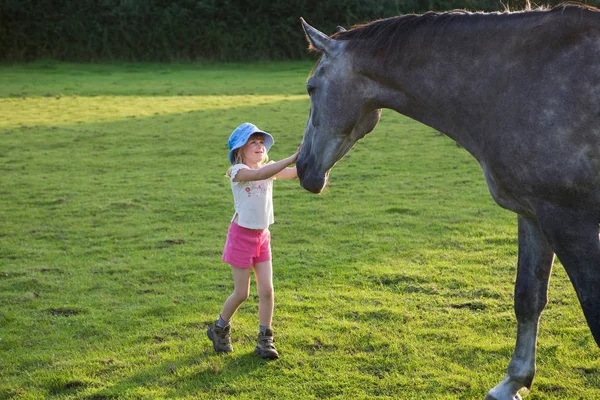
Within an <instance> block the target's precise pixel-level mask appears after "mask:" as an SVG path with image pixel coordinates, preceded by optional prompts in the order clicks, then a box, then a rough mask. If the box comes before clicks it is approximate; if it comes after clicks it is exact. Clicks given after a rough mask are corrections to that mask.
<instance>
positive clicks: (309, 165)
mask: <svg viewBox="0 0 600 400" xmlns="http://www.w3.org/2000/svg"><path fill="white" fill-rule="evenodd" d="M300 156H302V153H300ZM314 165H315V164H314V156H313V155H310V156H308V157H298V160H297V161H296V170H297V171H298V178H299V179H300V186H302V187H303V188H304V189H306V190H308V191H309V192H312V193H316V194H319V193H321V192H322V191H323V189H324V188H325V185H326V184H327V177H328V176H329V171H325V172H319V171H317V170H316V169H315V168H314Z"/></svg>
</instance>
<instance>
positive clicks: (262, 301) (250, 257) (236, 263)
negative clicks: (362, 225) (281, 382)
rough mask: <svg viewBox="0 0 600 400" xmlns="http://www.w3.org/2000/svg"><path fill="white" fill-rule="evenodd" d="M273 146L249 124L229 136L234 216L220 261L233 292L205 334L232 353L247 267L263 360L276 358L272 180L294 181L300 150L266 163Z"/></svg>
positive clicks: (223, 350) (220, 349) (245, 289)
mask: <svg viewBox="0 0 600 400" xmlns="http://www.w3.org/2000/svg"><path fill="white" fill-rule="evenodd" d="M273 142H274V140H273V137H272V136H271V135H269V134H268V133H267V132H264V131H261V130H260V129H258V128H257V127H256V126H255V125H253V124H250V123H245V124H242V125H240V126H238V127H237V128H236V129H235V130H234V131H233V133H232V134H231V136H230V137H229V161H230V163H231V165H232V166H231V167H230V168H229V170H228V171H227V176H228V177H229V179H230V180H231V190H232V191H233V200H234V205H235V214H234V215H233V218H232V220H231V225H230V226H229V232H228V234H227V241H226V242H225V249H224V250H223V261H225V262H227V263H229V264H230V265H231V271H232V274H233V283H234V289H233V294H232V295H231V296H229V298H228V299H227V300H226V301H225V304H224V305H223V309H222V311H221V314H220V315H219V319H218V320H217V321H216V322H215V323H214V324H212V325H211V326H210V327H209V328H208V331H207V334H208V337H209V338H210V340H212V342H213V346H214V348H215V351H217V352H219V353H229V352H231V351H233V347H232V346H231V335H230V332H231V327H230V325H229V321H230V320H231V317H233V315H234V314H235V312H236V311H237V309H238V308H239V307H240V305H242V303H243V302H244V301H246V299H247V298H248V295H249V293H250V269H252V270H253V271H254V277H255V279H256V285H257V290H258V299H259V300H258V319H259V323H260V328H259V334H258V343H257V345H256V349H254V353H256V354H258V355H259V356H261V357H262V358H267V359H276V358H278V357H279V354H278V353H277V350H276V349H275V346H274V344H273V331H272V330H271V322H272V317H273V304H274V302H273V268H272V265H271V245H270V241H271V235H270V233H269V225H271V224H272V223H273V222H274V216H273V199H272V195H273V180H274V179H275V178H279V179H295V178H297V177H298V174H297V173H296V167H291V168H287V167H288V166H289V165H291V164H294V163H295V162H296V159H297V158H298V152H299V149H298V151H296V153H295V154H294V155H292V156H290V157H288V158H285V159H283V160H281V161H278V162H269V163H267V161H268V157H267V152H268V151H269V149H270V148H271V146H272V145H273Z"/></svg>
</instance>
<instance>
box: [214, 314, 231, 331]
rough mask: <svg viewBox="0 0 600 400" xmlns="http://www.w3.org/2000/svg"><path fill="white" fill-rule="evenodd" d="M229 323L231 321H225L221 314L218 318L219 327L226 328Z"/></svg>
mask: <svg viewBox="0 0 600 400" xmlns="http://www.w3.org/2000/svg"><path fill="white" fill-rule="evenodd" d="M227 325H229V321H225V320H224V319H223V317H221V315H219V319H218V320H217V326H218V327H219V328H225V327H227Z"/></svg>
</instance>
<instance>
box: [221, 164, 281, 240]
mask: <svg viewBox="0 0 600 400" xmlns="http://www.w3.org/2000/svg"><path fill="white" fill-rule="evenodd" d="M240 169H250V167H248V166H247V165H245V164H236V165H234V166H233V167H232V169H231V191H232V192H233V203H234V207H235V214H233V218H232V219H231V220H232V221H233V220H234V219H235V217H236V216H237V217H238V220H237V224H238V225H239V226H243V227H244V228H248V229H266V228H268V227H269V225H271V224H272V223H273V222H275V216H274V214H273V180H274V179H275V178H274V177H271V178H269V179H265V180H263V181H248V182H244V181H240V182H234V181H233V178H235V176H236V175H237V173H238V172H239V171H240Z"/></svg>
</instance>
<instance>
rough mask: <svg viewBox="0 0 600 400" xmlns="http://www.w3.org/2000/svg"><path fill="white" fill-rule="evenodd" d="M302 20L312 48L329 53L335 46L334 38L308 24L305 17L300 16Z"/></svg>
mask: <svg viewBox="0 0 600 400" xmlns="http://www.w3.org/2000/svg"><path fill="white" fill-rule="evenodd" d="M300 21H301V22H302V28H303V29H304V33H305V34H306V39H307V40H308V42H309V43H310V48H311V49H314V50H317V51H320V52H323V53H329V52H330V50H331V49H332V47H333V39H331V38H330V37H329V36H327V35H326V34H324V33H323V32H321V31H319V30H318V29H315V28H313V27H312V26H310V25H309V24H307V23H306V21H305V20H304V18H302V17H300Z"/></svg>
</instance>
